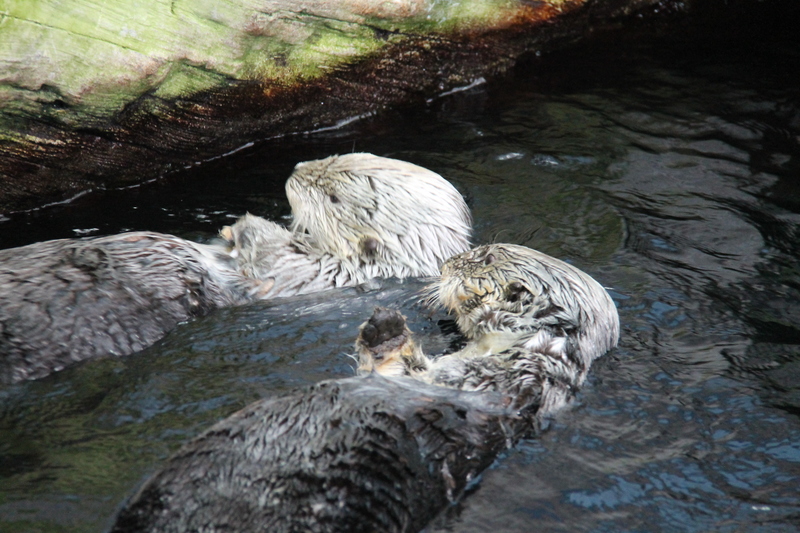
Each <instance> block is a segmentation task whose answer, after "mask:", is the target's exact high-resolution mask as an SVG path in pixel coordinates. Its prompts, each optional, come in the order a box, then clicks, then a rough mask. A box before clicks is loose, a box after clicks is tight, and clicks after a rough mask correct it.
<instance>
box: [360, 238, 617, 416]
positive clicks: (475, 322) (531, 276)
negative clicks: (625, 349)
mask: <svg viewBox="0 0 800 533" xmlns="http://www.w3.org/2000/svg"><path fill="white" fill-rule="evenodd" d="M429 294H430V296H431V301H433V302H439V303H440V304H442V305H444V306H445V307H446V308H447V309H448V310H449V311H451V312H452V313H453V314H455V316H456V321H457V324H458V325H459V327H460V329H461V330H462V332H463V333H464V334H465V335H466V336H467V337H468V338H470V339H471V340H470V342H469V343H468V344H467V345H466V347H464V348H463V349H462V350H460V351H458V352H456V353H453V354H449V355H443V356H440V357H429V356H427V355H425V354H424V353H423V352H422V350H421V349H420V347H419V346H418V345H417V344H416V343H415V341H414V338H413V335H412V333H411V332H410V331H409V330H408V328H407V327H405V326H404V329H403V334H402V336H398V340H401V341H402V342H395V341H394V340H393V339H387V340H386V341H385V342H384V343H383V344H381V345H380V346H377V347H369V346H368V345H367V343H366V342H365V338H364V331H365V328H367V326H368V325H370V324H371V327H372V328H375V329H378V330H379V329H380V328H381V322H382V321H385V320H392V321H393V324H394V325H393V327H394V328H395V329H397V327H398V326H397V319H396V318H392V315H391V313H392V312H391V311H389V310H385V309H379V310H376V312H375V314H374V315H373V318H371V319H370V321H368V322H365V323H364V324H363V325H362V327H361V330H360V334H359V338H358V340H357V341H356V351H357V354H358V357H359V372H360V373H362V374H363V373H370V372H378V373H381V374H383V375H394V376H400V375H402V376H409V377H412V378H414V379H418V380H421V381H424V382H426V383H430V384H434V385H442V386H445V387H452V388H456V389H461V390H471V391H498V392H501V393H503V394H508V395H509V396H511V397H512V398H514V405H515V407H517V408H518V409H520V410H521V411H522V412H525V413H527V414H528V415H530V416H532V417H534V418H538V419H541V418H542V417H543V416H547V415H549V414H551V413H553V412H555V411H556V410H558V409H559V408H561V407H563V406H564V405H566V403H567V402H568V401H569V400H570V399H571V398H572V397H573V396H574V394H575V392H576V391H577V390H578V389H579V388H580V387H581V385H582V384H583V382H584V380H585V379H586V374H587V372H588V370H589V367H590V365H591V363H592V361H593V360H594V359H595V358H597V357H599V356H600V355H602V354H603V353H605V352H606V351H608V350H609V349H611V348H613V347H615V346H616V345H617V342H618V339H619V316H618V314H617V310H616V307H615V306H614V303H613V301H612V300H611V298H610V297H609V296H608V293H607V292H606V291H605V289H603V287H602V286H601V285H600V284H599V283H597V282H596V281H595V280H594V279H592V278H591V277H590V276H588V275H587V274H585V273H584V272H581V271H580V270H578V269H576V268H575V267H572V266H571V265H568V264H566V263H564V262H562V261H559V260H557V259H554V258H552V257H549V256H547V255H545V254H542V253H540V252H537V251H535V250H531V249H529V248H525V247H522V246H516V245H509V244H491V245H485V246H480V247H478V248H475V249H474V250H470V251H468V252H465V253H462V254H459V255H457V256H455V257H453V258H451V259H449V260H448V261H447V262H446V263H445V264H444V265H443V267H442V276H441V278H440V280H439V281H437V282H435V283H434V284H433V285H432V286H431V288H430V289H429ZM395 313H396V312H395ZM396 314H397V315H399V313H396ZM387 317H388V318H387Z"/></svg>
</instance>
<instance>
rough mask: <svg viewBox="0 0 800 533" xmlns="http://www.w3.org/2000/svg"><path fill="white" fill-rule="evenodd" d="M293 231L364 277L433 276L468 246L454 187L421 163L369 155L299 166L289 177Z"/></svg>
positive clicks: (465, 213) (465, 216)
mask: <svg viewBox="0 0 800 533" xmlns="http://www.w3.org/2000/svg"><path fill="white" fill-rule="evenodd" d="M286 195H287V196H288V198H289V203H290V204H291V206H292V212H293V214H294V222H293V224H292V230H293V231H296V232H307V233H308V237H309V240H310V241H311V242H312V243H313V246H314V247H315V248H318V249H321V250H322V251H323V252H324V253H327V254H330V255H332V256H334V257H335V258H337V259H338V260H340V261H343V262H345V263H346V264H345V266H347V265H350V267H351V268H352V269H353V270H362V271H363V270H365V269H366V270H369V274H370V276H369V277H378V276H379V277H390V276H397V277H407V276H432V275H436V274H438V273H439V266H440V265H441V264H442V263H443V262H444V260H445V259H447V258H448V257H450V256H452V255H453V254H456V253H459V252H462V251H464V250H466V249H468V248H469V237H470V233H471V227H472V220H471V217H470V213H469V209H468V208H467V206H466V203H465V202H464V199H463V198H462V197H461V195H460V194H459V193H458V191H457V190H456V189H455V188H454V187H453V186H452V185H451V184H450V183H448V182H447V181H445V180H444V178H442V177H441V176H439V175H438V174H436V173H434V172H431V171H430V170H427V169H425V168H422V167H419V166H417V165H413V164H411V163H406V162H404V161H398V160H396V159H388V158H385V157H378V156H375V155H372V154H347V155H342V156H332V157H328V158H326V159H321V160H317V161H308V162H305V163H300V164H298V165H297V166H296V167H295V170H294V172H293V173H292V175H291V176H290V177H289V180H288V181H287V182H286Z"/></svg>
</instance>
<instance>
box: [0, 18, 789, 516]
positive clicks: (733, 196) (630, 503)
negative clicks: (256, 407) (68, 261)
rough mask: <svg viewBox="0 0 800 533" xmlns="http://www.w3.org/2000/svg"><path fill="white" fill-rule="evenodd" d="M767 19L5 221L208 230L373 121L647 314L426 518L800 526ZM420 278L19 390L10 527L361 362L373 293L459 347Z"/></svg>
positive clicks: (781, 83)
mask: <svg viewBox="0 0 800 533" xmlns="http://www.w3.org/2000/svg"><path fill="white" fill-rule="evenodd" d="M795 14H796V11H795V12H793V13H792V15H795ZM784 18H788V17H784ZM776 20H777V19H776ZM794 20H795V21H796V20H797V17H795V18H794ZM751 22H752V24H750V25H749V26H740V27H739V28H738V29H737V31H738V30H741V29H742V28H743V27H744V28H745V29H747V30H748V31H746V32H744V33H742V32H741V31H739V33H738V34H737V33H736V32H735V31H732V32H731V34H728V35H719V34H717V33H714V34H711V33H709V32H708V31H706V28H702V27H701V29H700V30H698V29H697V28H681V29H680V31H676V33H675V35H673V36H672V38H660V39H656V40H647V41H645V40H641V39H631V40H630V41H626V42H619V41H616V42H596V43H592V44H591V46H586V47H581V48H580V49H576V50H573V51H570V52H565V53H561V54H558V55H557V56H553V57H550V58H544V59H532V60H531V62H530V63H529V64H527V65H523V66H521V67H520V68H519V69H517V71H516V72H515V74H514V76H513V77H512V78H509V79H507V80H503V81H501V82H497V83H492V84H488V85H483V86H479V87H477V88H474V89H471V90H470V91H467V92H464V93H459V94H454V95H451V96H448V97H445V98H441V99H439V100H435V101H433V102H432V103H431V104H430V105H429V106H428V107H427V108H425V109H423V110H415V111H406V112H404V113H400V112H387V113H385V114H383V115H381V116H377V117H373V118H371V119H367V120H364V121H362V122H359V123H354V124H351V125H349V126H347V127H345V128H343V129H341V130H337V131H333V132H327V133H324V134H317V135H311V136H305V137H294V138H289V139H282V140H277V141H271V142H263V143H258V144H256V145H254V146H253V147H250V148H247V149H245V150H242V151H241V152H238V153H237V154H234V155H232V156H230V157H228V158H223V159H220V160H217V161H213V162H208V163H206V164H203V165H199V166H197V167H196V168H192V169H188V170H186V171H183V172H181V173H178V174H177V175H176V176H174V177H173V179H171V180H169V182H160V181H159V182H153V183H150V184H147V185H143V186H141V187H137V188H134V189H128V190H125V191H107V192H98V193H96V194H89V195H86V196H84V197H81V198H79V199H77V200H75V201H74V202H72V203H70V204H66V205H61V206H54V207H51V208H48V209H42V210H39V211H36V212H31V213H21V214H15V215H11V216H9V218H8V219H7V220H5V221H2V222H1V223H0V230H1V231H2V243H0V244H2V245H3V246H16V245H21V244H25V243H27V242H32V241H36V240H42V239H47V238H57V237H67V236H75V235H82V234H99V233H112V232H116V231H122V230H128V229H152V230H159V231H167V232H171V233H177V234H180V235H183V236H186V237H190V238H196V239H204V238H207V237H209V236H211V235H213V233H214V231H216V229H218V228H219V227H220V226H222V225H224V224H226V223H229V222H230V220H231V219H233V218H235V217H236V216H238V215H240V214H241V213H242V212H244V211H250V212H253V213H255V214H259V215H264V216H267V217H269V218H271V219H274V220H285V217H286V216H287V215H288V213H289V208H288V205H287V203H286V201H285V198H284V195H283V190H282V184H283V181H284V180H285V178H286V177H287V176H288V174H289V172H290V171H291V168H292V166H293V165H294V163H295V162H297V161H300V160H307V159H314V158H318V157H323V156H326V155H329V154H330V153H337V152H338V153H343V152H350V151H353V150H354V149H355V150H358V151H361V150H363V151H372V152H374V153H377V154H379V155H386V156H392V157H398V158H401V159H407V160H410V161H413V162H415V163H417V164H421V165H423V166H427V167H429V168H432V169H434V170H436V171H438V172H439V173H441V174H442V175H444V176H445V177H446V178H448V179H449V180H450V181H452V182H453V183H454V184H455V185H456V186H457V187H458V188H459V190H460V191H461V192H462V193H463V194H464V195H465V196H466V197H467V198H468V201H469V203H470V207H471V208H472V210H473V214H474V217H475V225H476V238H475V240H476V242H481V243H482V242H489V241H505V242H514V243H520V244H525V245H528V246H531V247H534V248H537V249H539V250H542V251H544V252H547V253H549V254H551V255H554V256H557V257H561V258H565V259H566V260H568V261H570V262H572V263H574V264H576V265H577V266H579V267H581V268H583V269H585V270H587V271H588V272H590V273H591V274H592V275H594V276H595V277H597V278H598V279H600V280H601V282H602V283H604V284H605V285H606V286H608V287H611V292H612V295H613V297H614V299H615V301H616V303H617V305H618V307H619V310H620V315H621V322H622V324H623V333H622V341H621V346H620V347H619V348H618V349H617V350H615V351H613V352H612V353H610V354H608V355H607V356H606V357H604V358H602V359H601V360H599V361H598V363H597V364H596V365H595V367H594V368H593V370H592V373H591V375H590V379H589V382H588V383H587V386H586V387H585V389H584V391H583V393H582V396H581V398H580V402H579V404H578V405H576V406H575V407H574V408H572V409H570V410H568V411H567V412H565V413H563V414H562V415H561V416H559V417H558V418H557V420H556V423H555V424H554V427H552V428H551V430H550V431H548V432H546V433H544V434H543V435H542V436H541V437H540V438H538V439H536V440H531V441H526V442H523V443H522V444H521V445H520V446H518V447H517V448H515V449H514V450H510V451H508V452H507V453H506V454H505V455H504V457H502V458H501V459H500V460H498V461H497V462H496V463H495V465H494V466H493V467H492V468H491V469H490V470H488V471H487V472H485V473H484V475H483V476H482V478H481V480H480V482H479V483H477V484H476V485H475V487H474V488H473V489H472V490H471V494H469V496H468V497H467V498H465V499H463V500H462V501H461V502H460V503H458V504H456V505H454V506H453V507H452V508H451V509H449V510H448V512H447V513H445V515H444V516H442V517H441V518H440V519H439V520H438V521H437V522H436V523H435V524H433V525H432V526H431V527H430V528H429V531H456V532H471V531H487V530H494V531H530V530H532V529H533V528H534V527H535V528H536V530H541V531H597V532H602V531H709V530H713V531H796V530H797V529H798V528H800V491H798V487H799V486H800V419H799V417H798V415H800V327H799V326H798V323H800V320H798V319H800V272H799V271H798V259H800V244H798V243H800V235H799V234H798V233H799V232H800V230H799V229H798V228H800V40H798V35H796V32H789V31H787V32H781V31H779V30H780V28H781V27H782V26H780V25H779V26H769V25H768V24H764V26H763V27H756V25H755V22H758V21H757V20H755V19H753V20H752V21H751ZM767 22H769V21H767ZM772 22H773V23H774V22H775V20H772ZM783 22H784V26H785V25H788V24H789V21H788V20H783ZM765 27H766V28H771V27H775V28H778V30H775V31H772V30H770V31H765V30H764V28H765ZM748 32H750V33H748ZM731 35H732V36H733V37H731ZM421 287H422V283H420V282H410V283H404V284H401V283H396V282H391V281H389V282H386V283H385V284H384V285H383V286H382V287H381V288H379V289H375V290H370V291H366V292H359V291H356V290H345V291H336V292H333V293H326V294H324V295H312V296H307V297H302V298H297V299H291V300H285V301H276V302H271V303H265V304H259V305H252V306H247V307H243V308H238V309H226V310H221V311H219V312H215V313H212V314H211V315H210V316H207V317H205V318H203V319H200V320H196V321H194V322H191V323H188V324H185V325H182V326H181V327H179V328H178V329H177V330H176V331H174V332H173V333H172V334H170V335H169V336H168V337H167V338H165V339H164V340H163V341H162V342H160V343H158V344H157V345H155V346H153V347H151V348H150V349H148V350H146V351H144V352H142V353H140V354H137V355H134V356H132V357H129V358H125V359H120V360H111V359H108V360H102V361H96V362H92V363H89V364H84V365H80V366H78V367H76V368H73V369H70V370H67V371H65V372H62V373H59V374H56V375H54V376H51V377H49V378H47V379H44V380H41V381H37V382H32V383H25V384H21V385H16V386H13V387H9V388H7V389H5V390H3V391H0V479H1V480H2V481H0V529H2V530H3V531H102V530H103V529H104V528H107V527H108V526H109V525H110V520H111V517H112V515H113V513H114V512H115V510H116V509H117V508H118V506H119V505H120V504H121V502H123V501H124V499H125V498H126V497H127V496H128V495H130V494H131V493H132V492H133V491H134V490H135V487H136V486H137V484H138V483H140V482H141V480H143V479H144V477H146V476H147V474H149V473H151V472H153V471H154V470H155V469H156V468H157V467H158V465H159V464H160V463H161V462H162V461H163V460H164V458H165V457H166V456H167V455H168V454H169V453H170V452H171V451H173V450H174V449H175V448H176V447H177V446H179V445H180V443H181V442H184V441H185V440H187V439H188V438H190V437H191V436H193V435H195V434H197V433H198V432H199V431H200V430H201V429H202V428H205V427H207V426H208V425H210V424H211V423H212V422H213V421H216V420H218V419H220V418H222V417H225V416H227V415H228V414H230V413H231V412H233V411H234V410H236V409H238V408H240V407H242V406H244V405H246V404H247V403H249V402H251V401H253V400H255V399H257V398H262V397H267V396H271V395H275V394H278V393H281V392H283V391H286V390H289V389H291V388H294V387H296V386H299V385H305V384H310V383H314V382H317V381H319V380H322V379H327V378H333V377H340V376H349V375H352V372H353V371H352V367H353V362H352V360H350V359H349V358H348V357H347V355H346V354H347V353H349V352H350V351H351V345H352V342H353V340H354V338H355V333H356V328H357V326H358V324H359V323H360V322H361V321H362V320H364V319H365V318H366V317H368V316H369V314H370V312H371V310H372V308H373V306H374V305H376V304H380V305H397V306H400V307H401V308H402V309H403V311H404V312H405V313H406V314H407V315H408V316H409V318H410V321H411V326H412V328H414V329H415V330H417V331H421V332H422V333H423V335H424V337H423V338H424V343H425V345H426V347H427V349H428V350H429V351H431V352H436V351H442V350H445V349H446V348H447V347H448V346H449V344H450V343H451V342H453V341H454V340H455V336H454V335H453V334H452V327H448V323H447V322H446V317H445V316H444V315H442V314H441V313H433V312H431V311H430V310H427V309H424V308H422V307H420V306H418V305H416V304H415V303H414V298H415V295H416V294H417V292H418V291H419V289H420V288H421ZM445 332H450V333H445Z"/></svg>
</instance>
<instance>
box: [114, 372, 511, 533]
mask: <svg viewBox="0 0 800 533" xmlns="http://www.w3.org/2000/svg"><path fill="white" fill-rule="evenodd" d="M507 403H508V402H507V399H506V398H504V397H503V396H502V395H499V394H496V393H464V392H460V391H455V390H452V389H447V388H444V387H435V386H431V385H426V384H424V383H421V382H419V381H416V380H410V379H405V378H384V377H381V376H378V375H372V376H367V377H358V378H349V379H340V380H331V381H326V382H322V383H319V384H317V385H315V386H313V387H310V388H306V389H301V390H299V391H296V392H293V393H290V394H288V395H286V396H282V397H278V398H271V399H266V400H261V401H259V402H256V403H254V404H252V405H250V406H248V407H247V408H245V409H243V410H242V411H239V412H238V413H236V414H234V415H232V416H230V417H229V418H227V419H226V420H223V421H222V422H220V423H218V424H216V425H215V426H212V427H211V428H210V429H208V430H207V431H206V432H204V433H203V434H201V435H200V436H199V437H197V438H196V439H194V440H192V441H191V442H189V443H188V444H186V445H185V446H184V447H183V448H181V449H180V450H179V451H178V452H177V453H176V454H175V455H174V456H172V458H170V460H169V461H168V462H167V464H166V465H165V466H164V467H163V468H162V469H161V470H159V471H158V472H157V473H156V474H155V475H153V476H152V477H151V478H150V479H149V480H148V481H147V482H145V484H144V485H143V487H142V488H141V489H140V490H139V491H138V492H137V494H136V495H135V496H133V497H132V498H131V500H130V501H129V502H128V503H127V505H126V506H125V508H124V509H123V510H122V511H121V512H120V514H119V515H118V517H117V520H116V523H115V525H114V527H113V528H112V529H111V533H167V532H175V533H177V532H185V531H208V532H215V531H216V532H222V531H236V532H238V533H248V532H257V531H270V532H275V533H284V532H285V533H290V532H292V533H293V532H301V531H302V532H309V533H342V532H348V533H360V532H363V533H373V532H376V531H380V532H382V533H400V532H416V531H419V530H420V529H422V528H423V527H424V526H425V525H426V524H427V523H428V522H429V521H430V520H431V519H432V518H434V517H435V516H436V515H437V514H438V513H439V512H441V510H442V509H444V508H445V507H446V506H447V505H449V504H450V503H452V502H453V501H454V500H455V499H456V498H457V497H458V496H459V495H460V494H461V492H463V490H464V488H465V487H466V486H467V484H468V483H469V482H470V481H471V480H473V479H474V478H475V477H476V476H477V474H478V473H480V472H481V471H482V470H483V469H484V468H486V467H487V466H488V465H489V464H491V462H492V461H493V460H494V458H495V457H496V456H497V454H498V453H499V452H500V451H502V450H504V449H505V448H506V446H507V443H508V441H510V440H512V439H513V438H514V436H513V435H512V434H511V433H510V430H509V428H508V426H507V422H509V421H513V420H515V419H516V417H515V415H514V414H513V412H512V411H511V410H509V408H508V407H507Z"/></svg>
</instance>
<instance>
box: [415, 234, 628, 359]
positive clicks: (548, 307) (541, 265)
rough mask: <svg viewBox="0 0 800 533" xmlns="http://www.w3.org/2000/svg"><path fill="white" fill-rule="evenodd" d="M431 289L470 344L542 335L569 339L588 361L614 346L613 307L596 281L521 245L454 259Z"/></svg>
mask: <svg viewBox="0 0 800 533" xmlns="http://www.w3.org/2000/svg"><path fill="white" fill-rule="evenodd" d="M430 290H431V292H432V294H433V299H434V300H436V301H438V302H440V303H441V304H442V305H443V306H444V307H445V308H447V309H448V311H450V312H451V313H453V314H455V315H456V321H457V323H458V326H459V328H460V329H461V331H462V332H463V333H464V334H465V335H466V336H467V337H469V338H473V339H474V338H478V337H481V336H483V335H485V334H486V333H489V332H498V331H499V332H516V333H519V334H520V335H525V334H527V333H535V332H538V331H540V330H543V329H546V330H548V331H549V332H550V333H552V334H553V335H556V336H564V337H571V338H574V341H575V342H576V343H578V344H580V345H582V346H581V349H582V350H583V351H584V353H586V354H587V357H591V358H593V357H595V356H596V355H600V354H602V353H604V352H606V351H607V350H609V349H610V348H612V347H614V346H616V343H617V339H618V337H619V317H618V315H617V310H616V307H615V306H614V302H613V301H612V300H611V298H610V297H609V295H608V293H607V292H606V291H605V289H603V287H602V286H600V284H599V283H597V282H596V281H595V280H594V279H592V278H591V277H590V276H589V275H588V274H586V273H584V272H581V271H580V270H578V269H577V268H575V267H573V266H571V265H569V264H567V263H564V262H563V261H559V260H558V259H555V258H553V257H550V256H548V255H545V254H543V253H541V252H537V251H536V250H532V249H530V248H526V247H524V246H517V245H513V244H488V245H484V246H479V247H477V248H475V249H473V250H470V251H468V252H464V253H461V254H458V255H456V256H454V257H452V258H450V259H449V260H448V261H447V262H445V264H444V265H443V266H442V275H441V278H440V280H439V281H438V282H436V283H435V284H433V285H432V286H431V288H430ZM595 354H596V355H595Z"/></svg>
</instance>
